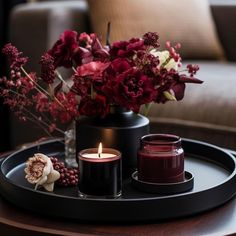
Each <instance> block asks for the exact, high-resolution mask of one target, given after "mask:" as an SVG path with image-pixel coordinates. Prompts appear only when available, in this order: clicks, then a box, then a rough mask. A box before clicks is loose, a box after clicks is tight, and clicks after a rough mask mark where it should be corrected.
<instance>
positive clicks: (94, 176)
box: [78, 148, 122, 198]
mask: <svg viewBox="0 0 236 236" xmlns="http://www.w3.org/2000/svg"><path fill="white" fill-rule="evenodd" d="M78 159H79V170H80V173H79V186H78V187H79V194H80V196H81V197H90V198H91V197H95V198H117V197H119V196H121V186H122V173H121V153H120V152H119V151H117V150H115V149H111V148H104V149H103V152H102V153H98V149H97V148H90V149H85V150H82V151H80V152H79V154H78Z"/></svg>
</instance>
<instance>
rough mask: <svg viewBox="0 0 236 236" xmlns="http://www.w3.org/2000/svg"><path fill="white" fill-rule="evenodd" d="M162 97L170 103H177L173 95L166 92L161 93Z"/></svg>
mask: <svg viewBox="0 0 236 236" xmlns="http://www.w3.org/2000/svg"><path fill="white" fill-rule="evenodd" d="M163 94H164V96H165V97H166V99H168V100H170V101H177V100H176V98H175V96H174V95H173V94H171V93H170V92H168V91H165V92H163Z"/></svg>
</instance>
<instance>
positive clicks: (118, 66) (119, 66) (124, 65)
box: [111, 58, 132, 74]
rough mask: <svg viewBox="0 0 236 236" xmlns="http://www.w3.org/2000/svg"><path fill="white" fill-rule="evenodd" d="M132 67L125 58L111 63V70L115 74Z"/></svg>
mask: <svg viewBox="0 0 236 236" xmlns="http://www.w3.org/2000/svg"><path fill="white" fill-rule="evenodd" d="M131 67H132V66H131V65H130V63H129V61H128V60H127V59H125V58H117V59H115V60H114V61H113V62H112V63H111V68H112V70H113V71H114V72H115V74H117V73H119V74H120V73H122V72H124V71H127V70H128V69H130V68H131Z"/></svg>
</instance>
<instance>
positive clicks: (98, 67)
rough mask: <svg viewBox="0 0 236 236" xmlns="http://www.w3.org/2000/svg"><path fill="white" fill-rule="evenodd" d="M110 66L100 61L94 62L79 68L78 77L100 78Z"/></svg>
mask: <svg viewBox="0 0 236 236" xmlns="http://www.w3.org/2000/svg"><path fill="white" fill-rule="evenodd" d="M109 65H110V62H108V63H103V62H100V61H92V62H90V63H87V64H84V65H82V66H78V67H77V69H76V75H77V76H89V75H90V76H100V75H102V73H103V71H104V70H105V69H106V68H107V67H108V66H109Z"/></svg>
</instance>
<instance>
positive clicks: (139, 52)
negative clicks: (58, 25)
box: [0, 30, 202, 131]
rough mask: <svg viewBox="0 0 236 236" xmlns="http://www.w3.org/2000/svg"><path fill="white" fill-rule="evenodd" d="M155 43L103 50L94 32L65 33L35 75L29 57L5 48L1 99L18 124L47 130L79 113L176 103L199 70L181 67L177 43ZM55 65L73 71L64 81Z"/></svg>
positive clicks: (153, 38)
mask: <svg viewBox="0 0 236 236" xmlns="http://www.w3.org/2000/svg"><path fill="white" fill-rule="evenodd" d="M158 40H159V36H158V35H157V34H156V33H152V32H148V33H146V34H144V35H143V37H142V38H132V39H130V40H128V41H119V42H114V43H113V44H112V45H109V44H108V45H106V46H103V45H102V44H101V42H100V40H99V38H98V37H97V36H96V35H95V34H93V33H92V34H87V33H81V34H78V33H77V32H75V31H69V30H67V31H65V32H64V33H62V34H61V36H60V38H59V39H58V41H57V42H56V43H55V44H54V45H53V47H52V48H51V49H50V50H48V51H47V52H46V53H45V54H43V55H42V57H41V59H40V62H39V63H40V64H41V74H40V75H37V74H36V73H35V72H27V71H26V70H25V69H24V65H25V64H26V62H27V60H28V58H26V57H24V56H23V55H22V53H21V52H19V51H18V49H17V48H16V47H14V46H13V45H11V44H7V45H5V47H4V48H3V53H4V54H5V55H6V56H7V58H8V60H9V63H10V69H11V71H10V76H9V78H6V77H3V78H1V79H0V85H1V86H0V95H1V96H2V97H3V98H4V103H5V104H7V105H8V106H9V107H10V108H11V109H12V110H14V111H15V113H16V115H17V116H18V117H19V118H20V119H21V120H23V121H25V120H30V121H33V122H35V123H37V124H39V125H40V126H41V127H43V128H44V129H45V128H47V129H48V128H49V129H48V130H49V131H54V130H58V131H59V129H58V128H57V127H56V125H55V124H56V123H57V122H62V123H66V122H70V121H71V120H73V119H77V118H78V117H80V116H81V115H85V116H100V117H105V116H106V114H108V113H109V107H110V105H112V104H113V105H118V106H121V107H124V108H127V109H129V110H132V111H134V112H136V113H138V112H139V110H140V107H141V106H142V105H146V106H148V105H149V104H151V103H165V102H167V101H169V100H181V99H182V98H183V97H184V91H185V84H186V83H202V81H201V80H199V79H197V78H195V77H194V75H195V74H196V72H197V70H198V69H199V67H198V66H197V65H187V67H186V68H185V69H181V57H180V55H179V54H178V52H177V50H178V49H179V48H180V44H177V45H175V46H172V45H171V43H170V42H166V45H165V46H166V50H164V51H160V50H158V49H159V46H160V45H159V42H158ZM59 67H64V68H67V69H69V70H71V71H72V72H73V73H72V76H71V78H70V79H69V80H65V79H63V78H62V76H61V75H60V73H59V72H58V70H57V69H58V68H59ZM32 111H34V112H32Z"/></svg>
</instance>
